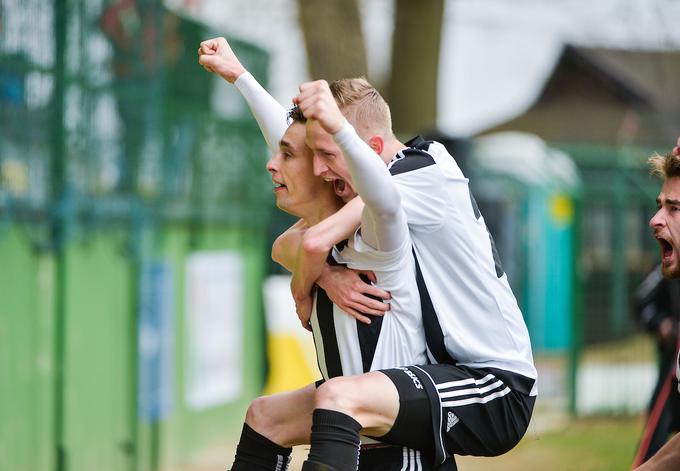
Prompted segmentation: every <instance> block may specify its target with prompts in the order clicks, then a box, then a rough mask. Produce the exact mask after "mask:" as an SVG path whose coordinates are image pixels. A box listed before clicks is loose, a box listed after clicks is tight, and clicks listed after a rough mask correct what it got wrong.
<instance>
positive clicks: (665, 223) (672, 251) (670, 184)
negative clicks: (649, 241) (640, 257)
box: [649, 177, 680, 278]
mask: <svg viewBox="0 0 680 471" xmlns="http://www.w3.org/2000/svg"><path fill="white" fill-rule="evenodd" d="M656 205H657V207H658V208H659V209H658V211H657V212H656V214H655V215H654V217H652V219H651V220H650V221H649V225H650V226H651V227H652V229H654V237H655V238H656V240H657V241H658V242H659V246H660V247H661V271H662V273H663V276H665V277H667V278H678V277H680V177H672V178H667V179H666V181H664V183H663V186H662V187H661V193H659V196H658V197H657V198H656Z"/></svg>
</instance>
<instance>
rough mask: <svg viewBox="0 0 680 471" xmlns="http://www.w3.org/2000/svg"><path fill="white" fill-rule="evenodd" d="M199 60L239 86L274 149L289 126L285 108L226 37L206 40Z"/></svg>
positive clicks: (209, 68) (210, 69) (209, 69)
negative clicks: (253, 74) (235, 51)
mask: <svg viewBox="0 0 680 471" xmlns="http://www.w3.org/2000/svg"><path fill="white" fill-rule="evenodd" d="M198 63H199V64H201V65H202V66H203V67H204V68H205V69H206V70H207V71H209V72H214V73H216V74H217V75H219V76H220V77H222V78H223V79H225V80H226V81H227V82H229V83H231V84H233V85H235V86H236V88H237V89H238V91H239V92H241V95H243V98H244V99H245V100H246V102H247V103H248V107H249V108H250V111H251V112H252V113H253V116H254V117H255V120H256V121H257V124H258V126H260V131H261V132H262V135H263V136H264V139H265V141H267V146H268V147H269V150H270V151H271V152H276V151H277V149H278V146H279V141H280V140H281V138H282V137H283V134H284V133H285V132H286V129H287V128H288V119H287V112H286V109H285V108H284V107H283V106H281V104H279V102H277V101H276V100H275V99H274V97H272V96H271V95H270V94H269V93H268V92H267V90H265V89H264V88H262V86H261V85H260V84H259V83H258V82H257V80H255V77H253V76H252V75H251V74H250V73H249V72H248V71H247V70H246V69H245V67H243V65H242V64H241V62H240V61H239V60H238V57H236V54H234V51H232V49H231V47H230V46H229V43H228V42H227V40H226V39H224V38H213V39H208V40H206V41H203V42H202V43H201V44H200V46H199V48H198Z"/></svg>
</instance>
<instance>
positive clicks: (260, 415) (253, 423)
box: [246, 396, 289, 446]
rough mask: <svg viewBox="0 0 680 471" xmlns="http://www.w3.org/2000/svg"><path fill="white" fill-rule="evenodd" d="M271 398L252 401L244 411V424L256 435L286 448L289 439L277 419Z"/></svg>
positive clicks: (266, 397)
mask: <svg viewBox="0 0 680 471" xmlns="http://www.w3.org/2000/svg"><path fill="white" fill-rule="evenodd" d="M272 402H273V401H272V400H271V396H262V397H258V398H257V399H255V400H253V402H251V403H250V405H249V406H248V410H247V411H246V424H248V425H249V426H250V428H252V429H253V430H255V431H256V432H257V433H259V434H261V435H263V436H265V437H267V438H268V439H269V440H271V441H273V442H274V443H277V444H279V445H281V446H287V445H288V440H289V437H288V435H287V433H286V427H285V424H284V423H283V422H282V421H281V420H280V419H279V416H278V414H277V410H276V407H275V406H274V404H272Z"/></svg>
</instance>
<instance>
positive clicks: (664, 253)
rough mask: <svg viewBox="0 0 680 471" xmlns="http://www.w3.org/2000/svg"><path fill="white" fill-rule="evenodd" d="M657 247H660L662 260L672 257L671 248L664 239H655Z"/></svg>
mask: <svg viewBox="0 0 680 471" xmlns="http://www.w3.org/2000/svg"><path fill="white" fill-rule="evenodd" d="M656 240H658V241H659V246H660V247H661V258H662V259H663V260H670V258H671V257H672V256H673V246H672V245H671V244H670V242H668V241H667V240H665V239H661V238H657V239H656Z"/></svg>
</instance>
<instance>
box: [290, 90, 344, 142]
mask: <svg viewBox="0 0 680 471" xmlns="http://www.w3.org/2000/svg"><path fill="white" fill-rule="evenodd" d="M293 103H295V104H296V105H298V107H299V108H300V111H302V114H303V115H304V116H305V118H307V119H315V120H317V121H319V123H320V124H321V127H323V128H324V130H325V131H326V132H329V133H331V134H335V133H336V132H338V131H340V130H341V129H342V126H343V124H344V122H345V117H344V116H343V115H342V113H341V112H340V109H339V108H338V105H337V103H335V98H333V94H332V93H331V89H330V88H329V87H328V82H326V81H325V80H317V81H315V82H306V83H303V84H302V85H300V94H299V95H298V96H296V97H295V98H293Z"/></svg>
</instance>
